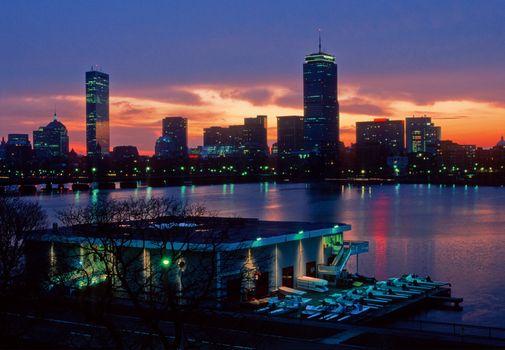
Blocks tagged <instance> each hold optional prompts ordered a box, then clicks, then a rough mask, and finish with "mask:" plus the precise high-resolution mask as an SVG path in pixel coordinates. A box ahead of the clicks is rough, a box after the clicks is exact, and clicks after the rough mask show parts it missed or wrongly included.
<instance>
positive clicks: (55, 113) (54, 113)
mask: <svg viewBox="0 0 505 350" xmlns="http://www.w3.org/2000/svg"><path fill="white" fill-rule="evenodd" d="M56 119H57V118H56V103H55V104H54V121H56Z"/></svg>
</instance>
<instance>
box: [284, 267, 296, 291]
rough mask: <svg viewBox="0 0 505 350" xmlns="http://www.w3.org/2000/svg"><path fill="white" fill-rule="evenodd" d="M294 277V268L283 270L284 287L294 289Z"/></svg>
mask: <svg viewBox="0 0 505 350" xmlns="http://www.w3.org/2000/svg"><path fill="white" fill-rule="evenodd" d="M293 275H294V268H293V266H288V267H284V268H282V285H283V286H284V287H290V288H293Z"/></svg>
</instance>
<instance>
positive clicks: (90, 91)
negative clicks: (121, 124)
mask: <svg viewBox="0 0 505 350" xmlns="http://www.w3.org/2000/svg"><path fill="white" fill-rule="evenodd" d="M109 147H110V136H109V75H108V74H106V73H103V72H99V71H97V70H93V69H92V70H91V71H89V72H86V153H87V154H88V156H93V155H99V154H108V153H109Z"/></svg>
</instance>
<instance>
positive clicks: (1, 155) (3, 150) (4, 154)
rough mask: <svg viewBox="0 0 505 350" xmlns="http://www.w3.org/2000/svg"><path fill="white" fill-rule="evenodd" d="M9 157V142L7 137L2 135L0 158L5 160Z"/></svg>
mask: <svg viewBox="0 0 505 350" xmlns="http://www.w3.org/2000/svg"><path fill="white" fill-rule="evenodd" d="M6 157H7V143H6V142H5V138H4V137H3V136H2V141H0V160H4V159H5V158H6Z"/></svg>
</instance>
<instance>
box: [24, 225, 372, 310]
mask: <svg viewBox="0 0 505 350" xmlns="http://www.w3.org/2000/svg"><path fill="white" fill-rule="evenodd" d="M350 229H351V226H350V225H347V224H343V223H310V222H284V221H262V220H258V219H243V218H215V217H212V218H211V217H195V218H185V219H184V221H181V220H176V219H173V218H172V219H171V218H166V219H165V220H163V221H156V222H153V223H151V224H149V225H147V226H146V225H145V224H144V225H142V226H140V225H136V223H135V222H130V223H121V224H118V225H108V226H107V225H106V226H100V225H80V226H74V227H57V226H54V227H53V229H51V230H45V231H37V232H34V233H33V234H32V235H31V238H30V241H29V242H28V243H27V247H28V252H27V257H26V265H27V273H28V274H29V276H30V279H32V280H39V281H40V280H41V279H43V278H47V276H49V278H50V281H51V282H50V283H49V285H52V284H56V283H58V281H59V282H61V281H66V282H67V284H68V282H70V285H71V287H72V288H76V289H79V288H85V287H89V286H90V285H94V284H99V283H101V282H102V281H103V280H105V279H106V278H107V277H108V276H107V274H111V271H112V272H114V271H115V269H117V267H111V266H108V265H109V264H112V263H115V262H117V260H118V259H124V260H126V262H127V263H128V264H129V265H128V266H129V268H130V271H128V276H130V277H129V278H131V279H132V280H135V281H136V282H138V288H146V285H147V284H148V283H147V281H148V282H149V285H151V286H152V285H153V284H156V283H161V281H162V278H161V277H160V276H162V275H163V274H164V273H169V274H170V276H171V279H172V280H173V281H175V282H176V284H177V285H178V288H179V289H181V290H182V289H183V288H190V286H193V287H195V288H197V287H196V286H197V285H198V282H199V281H202V280H205V279H206V278H208V277H209V276H212V283H213V286H214V287H215V292H214V294H215V296H216V297H217V296H219V297H221V298H224V299H227V300H228V301H244V300H247V299H251V298H262V297H264V296H266V295H268V294H269V293H271V292H272V291H274V290H276V289H278V288H279V287H281V286H285V287H290V288H297V287H300V286H298V285H297V278H298V277H303V276H309V277H318V278H325V279H328V280H329V281H331V282H334V281H335V280H336V279H338V277H339V276H340V274H341V273H342V271H343V270H344V269H345V267H346V264H347V262H348V260H349V258H350V257H351V256H352V255H356V254H360V253H364V252H367V251H368V242H364V241H360V242H356V241H347V240H345V238H344V233H345V232H346V231H349V230H350ZM117 254H121V256H116V255H117ZM123 265H125V266H126V263H125V264H123ZM123 265H121V266H123Z"/></svg>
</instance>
